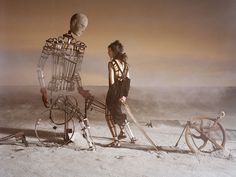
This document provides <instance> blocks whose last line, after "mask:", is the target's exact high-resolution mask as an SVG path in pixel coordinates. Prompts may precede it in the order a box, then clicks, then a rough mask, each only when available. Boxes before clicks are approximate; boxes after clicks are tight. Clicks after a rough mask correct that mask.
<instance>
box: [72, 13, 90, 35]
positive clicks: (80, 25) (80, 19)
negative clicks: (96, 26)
mask: <svg viewBox="0 0 236 177" xmlns="http://www.w3.org/2000/svg"><path fill="white" fill-rule="evenodd" d="M87 26H88V18H87V16H86V15H84V14H77V15H76V16H75V18H74V19H72V20H71V23H70V31H71V32H72V33H73V34H75V35H76V36H81V35H82V33H83V32H84V31H85V29H86V27H87Z"/></svg>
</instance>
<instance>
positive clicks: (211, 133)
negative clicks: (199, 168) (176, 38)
mask: <svg viewBox="0 0 236 177" xmlns="http://www.w3.org/2000/svg"><path fill="white" fill-rule="evenodd" d="M215 121H216V119H213V118H209V117H197V118H195V119H193V120H192V121H191V122H189V124H188V125H187V127H186V131H185V140H186V143H187V145H188V147H189V149H190V150H191V152H193V153H196V152H198V151H201V152H208V153H211V152H213V151H215V150H219V149H223V148H224V146H225V141H226V136H225V130H224V128H223V126H222V125H221V124H220V123H219V122H215Z"/></svg>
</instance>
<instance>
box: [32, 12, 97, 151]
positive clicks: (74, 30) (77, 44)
mask: <svg viewBox="0 0 236 177" xmlns="http://www.w3.org/2000/svg"><path fill="white" fill-rule="evenodd" d="M87 25H88V19H87V17H86V16H85V15H84V14H80V13H78V14H74V15H73V16H72V17H71V21H70V30H69V31H68V33H66V34H64V35H63V36H59V37H58V38H49V39H48V40H46V44H45V45H44V47H43V50H42V54H41V57H40V59H39V63H38V69H37V72H38V79H39V83H40V87H41V89H40V92H41V94H42V100H43V103H44V105H45V107H47V108H50V107H53V108H55V107H56V108H58V109H61V110H64V111H65V112H66V114H69V113H71V112H73V111H74V112H77V113H76V115H77V118H78V119H79V122H80V124H81V130H82V134H83V137H84V138H86V140H87V142H88V145H89V148H93V141H92V139H91V136H89V135H88V134H89V130H88V129H89V125H88V120H87V117H86V116H85V115H84V114H82V113H80V109H78V108H77V105H74V104H73V102H72V101H70V100H69V99H68V98H69V97H68V95H69V93H70V92H72V91H74V90H75V88H77V90H78V92H79V93H80V94H81V95H82V96H83V97H84V98H85V99H86V100H91V99H92V98H93V96H92V95H91V94H90V93H89V91H87V90H84V89H83V87H82V82H81V78H80V73H79V72H80V68H81V63H82V60H83V56H84V52H85V48H86V45H85V43H83V42H81V41H79V40H77V39H76V38H75V36H77V37H79V36H81V35H82V33H83V32H84V30H85V29H86V27H87ZM49 56H51V57H52V77H51V80H50V81H49V83H48V86H46V83H45V77H44V69H45V64H46V61H47V60H48V58H49ZM48 91H49V93H50V98H49V99H48V93H47V92H48ZM65 103H70V104H66V105H65ZM67 129H68V125H67V121H65V128H64V133H65V135H64V139H65V140H68V136H67V133H68V132H67V131H68V130H67Z"/></svg>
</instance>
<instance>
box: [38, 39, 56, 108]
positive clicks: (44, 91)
mask: <svg viewBox="0 0 236 177" xmlns="http://www.w3.org/2000/svg"><path fill="white" fill-rule="evenodd" d="M52 42H53V39H48V40H47V41H46V44H45V45H44V47H43V50H42V53H41V56H40V58H39V62H38V68H37V73H38V80H39V85H40V92H41V94H42V100H43V103H44V106H45V107H48V96H47V89H46V84H45V75H44V66H45V63H46V61H47V59H48V57H49V55H51V52H52Z"/></svg>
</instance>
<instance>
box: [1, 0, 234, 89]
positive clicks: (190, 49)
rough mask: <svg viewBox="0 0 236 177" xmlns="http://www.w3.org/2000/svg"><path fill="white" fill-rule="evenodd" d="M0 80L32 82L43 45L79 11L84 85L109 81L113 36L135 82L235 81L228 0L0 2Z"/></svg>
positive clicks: (231, 8)
mask: <svg viewBox="0 0 236 177" xmlns="http://www.w3.org/2000/svg"><path fill="white" fill-rule="evenodd" d="M0 3H1V5H0V21H1V23H0V85H18V84H21V85H35V84H37V76H36V64H37V61H38V58H39V56H40V52H41V49H42V46H43V45H44V42H45V40H46V39H47V38H49V37H57V36H59V35H62V34H63V33H65V32H67V30H68V24H69V19H70V17H71V15H72V14H74V13H75V12H77V11H80V12H83V13H85V14H86V15H87V16H88V18H89V25H88V28H87V30H86V31H85V33H84V34H83V36H81V40H82V41H84V42H85V43H86V44H87V45H88V48H87V50H86V54H85V57H84V62H83V66H82V79H83V84H85V85H107V61H108V56H107V45H109V43H111V42H112V41H114V40H116V39H119V40H120V41H121V42H122V43H123V44H124V46H125V50H126V52H127V54H128V56H129V60H128V61H129V63H130V65H131V70H130V71H131V76H132V84H133V85H137V86H142V85H144V86H236V77H235V74H236V70H235V68H236V59H235V58H236V57H235V56H236V54H235V51H236V34H235V31H236V21H235V19H236V1H234V0H225V1H223V0H214V1H213V0H204V1H199V0H178V1H175V0H130V1H126V0H119V1H114V0H99V1H95V0H81V1H80V0H76V1H75V0H70V1H64V0H42V1H33V0H21V1H8V0H1V1H0Z"/></svg>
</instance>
